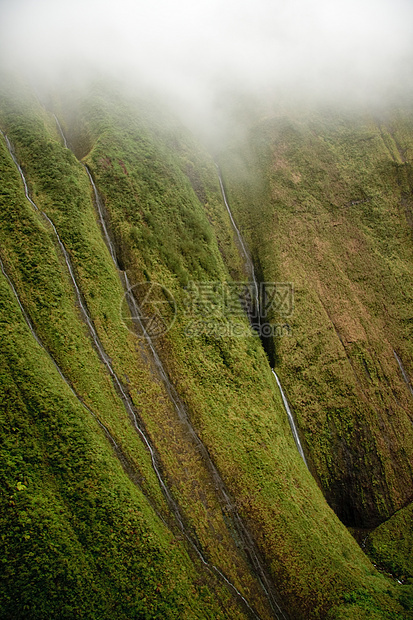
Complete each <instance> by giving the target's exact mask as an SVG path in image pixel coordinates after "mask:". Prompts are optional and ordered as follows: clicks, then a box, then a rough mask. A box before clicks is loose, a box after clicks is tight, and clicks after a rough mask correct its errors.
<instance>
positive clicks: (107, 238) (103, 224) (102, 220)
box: [84, 166, 119, 269]
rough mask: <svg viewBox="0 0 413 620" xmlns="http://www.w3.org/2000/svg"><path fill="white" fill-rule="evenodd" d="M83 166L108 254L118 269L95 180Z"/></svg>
mask: <svg viewBox="0 0 413 620" xmlns="http://www.w3.org/2000/svg"><path fill="white" fill-rule="evenodd" d="M84 167H85V170H86V172H87V174H88V177H89V181H90V184H91V186H92V188H93V193H94V196H95V203H96V208H97V210H98V214H99V222H100V225H101V227H102V230H103V234H104V236H105V241H106V245H107V246H108V248H109V252H110V255H111V257H112V260H113V262H114V263H115V267H116V269H119V265H118V259H117V257H116V252H115V248H114V246H113V243H112V240H111V238H110V236H109V233H108V229H107V226H106V222H105V217H104V214H103V207H102V201H101V199H100V196H99V193H98V190H97V188H96V185H95V182H94V180H93V178H92V175H91V174H90V171H89V168H88V167H87V166H84Z"/></svg>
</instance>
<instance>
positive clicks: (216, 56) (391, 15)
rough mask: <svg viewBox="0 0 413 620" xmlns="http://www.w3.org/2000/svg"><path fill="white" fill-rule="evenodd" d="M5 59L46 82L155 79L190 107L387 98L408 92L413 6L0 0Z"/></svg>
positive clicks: (323, 0)
mask: <svg viewBox="0 0 413 620" xmlns="http://www.w3.org/2000/svg"><path fill="white" fill-rule="evenodd" d="M0 55H1V58H2V64H3V65H4V64H5V65H6V66H7V67H8V68H10V69H12V70H22V69H24V70H25V71H26V73H27V74H28V75H30V76H32V77H34V78H35V79H37V80H39V81H40V80H41V79H43V80H59V79H62V78H66V76H68V75H70V74H71V73H72V74H73V73H74V74H77V75H78V76H79V75H86V74H90V73H92V74H93V73H94V72H100V73H102V72H103V73H109V74H114V75H116V76H118V77H121V78H124V79H126V80H127V81H128V82H129V84H133V85H134V84H136V87H137V88H139V84H141V83H143V81H144V80H146V82H147V83H149V84H150V85H151V86H153V87H155V88H158V89H160V90H161V91H162V92H164V93H165V94H166V96H168V97H170V98H174V97H176V98H178V99H179V101H180V102H181V104H183V105H187V106H188V107H191V106H192V107H193V108H196V106H199V107H202V106H208V105H209V104H211V105H212V102H213V101H216V98H217V97H218V98H219V93H220V91H225V90H230V89H231V88H234V89H241V90H244V91H247V92H251V93H259V92H261V91H262V89H264V88H265V89H267V90H268V91H274V92H277V90H280V91H284V92H285V91H287V92H293V93H296V94H298V96H299V97H301V96H302V95H307V94H311V95H314V94H319V95H321V96H322V97H326V98H331V97H333V98H334V97H338V98H340V99H341V98H348V99H349V100H351V99H355V100H357V99H359V98H366V97H367V98H369V97H371V98H373V99H374V98H376V99H377V98H380V97H382V96H383V95H385V94H386V93H388V92H391V91H394V89H400V90H401V91H402V90H403V89H404V88H405V87H406V86H407V85H409V86H410V84H411V78H412V77H413V76H412V68H413V60H412V59H413V0H358V1H357V0H288V1H281V0H252V1H251V0H237V1H235V0H227V1H226V2H225V1H223V0H222V1H219V0H208V1H206V0H198V1H197V0H192V1H189V0H171V1H169V2H168V1H167V0H146V1H145V2H144V1H143V0H135V1H133V0H116V1H111V0H106V1H105V0H0Z"/></svg>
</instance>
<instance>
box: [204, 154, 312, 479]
mask: <svg viewBox="0 0 413 620" xmlns="http://www.w3.org/2000/svg"><path fill="white" fill-rule="evenodd" d="M215 165H216V164H215ZM216 167H217V170H218V179H219V185H220V188H221V194H222V198H223V200H224V204H225V206H226V208H227V211H228V214H229V217H230V220H231V223H232V226H233V227H234V230H235V232H236V234H237V237H238V241H239V243H240V246H241V249H242V252H243V254H244V258H245V262H246V265H247V268H248V271H249V275H250V277H251V279H252V282H253V284H254V289H255V300H256V304H257V311H258V312H257V313H258V316H261V311H260V299H259V294H258V290H259V288H258V282H257V278H256V275H255V269H254V264H253V262H252V260H251V258H250V255H249V253H248V250H247V247H246V245H245V242H244V240H243V238H242V235H241V233H240V231H239V229H238V226H237V225H236V223H235V220H234V217H233V215H232V213H231V209H230V206H229V204H228V200H227V197H226V194H225V189H224V184H223V181H222V177H221V172H220V170H219V168H218V166H216ZM271 370H272V373H273V375H274V377H275V380H276V382H277V386H278V389H279V390H280V394H281V398H282V401H283V404H284V408H285V411H286V413H287V417H288V421H289V423H290V427H291V431H292V434H293V437H294V441H295V443H296V445H297V449H298V452H299V453H300V455H301V457H302V459H303V461H304V463H305V465H306V466H307V468H308V464H307V460H306V458H305V455H304V450H303V447H302V445H301V441H300V437H299V435H298V430H297V427H296V425H295V421H294V417H293V414H292V412H291V409H290V407H289V404H288V401H287V398H286V396H285V394H284V390H283V389H282V386H281V382H280V380H279V378H278V376H277V374H276V372H275V370H274V369H273V368H272V369H271Z"/></svg>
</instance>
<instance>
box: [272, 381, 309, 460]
mask: <svg viewBox="0 0 413 620" xmlns="http://www.w3.org/2000/svg"><path fill="white" fill-rule="evenodd" d="M271 370H272V374H273V375H274V377H275V380H276V382H277V385H278V389H279V390H280V394H281V398H282V401H283V403H284V407H285V410H286V412H287V416H288V421H289V423H290V427H291V432H292V434H293V437H294V441H295V443H296V446H297V449H298V452H299V453H300V455H301V457H302V459H303V461H304V463H305V465H306V467H307V469H308V464H307V460H306V458H305V454H304V450H303V447H302V445H301V441H300V437H299V436H298V431H297V427H296V425H295V422H294V417H293V414H292V413H291V409H290V406H289V404H288V400H287V397H286V395H285V394H284V390H283V389H282V385H281V382H280V380H279V378H278V375H277V373H276V372H275V370H274V369H271Z"/></svg>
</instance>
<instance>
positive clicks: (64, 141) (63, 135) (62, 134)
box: [53, 114, 69, 149]
mask: <svg viewBox="0 0 413 620" xmlns="http://www.w3.org/2000/svg"><path fill="white" fill-rule="evenodd" d="M53 116H54V119H55V121H56V125H57V128H58V130H59V133H60V136H61V138H62V140H63V144H64V147H65V148H66V149H68V148H69V146H68V144H67V140H66V136H65V134H64V133H63V129H62V126H61V124H60V123H59V119H58V118H57V116H56V114H53Z"/></svg>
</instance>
